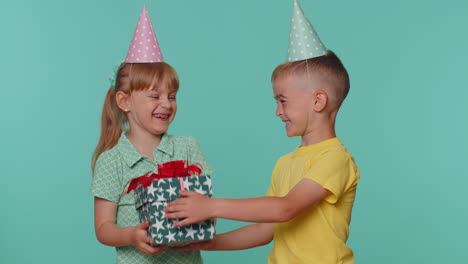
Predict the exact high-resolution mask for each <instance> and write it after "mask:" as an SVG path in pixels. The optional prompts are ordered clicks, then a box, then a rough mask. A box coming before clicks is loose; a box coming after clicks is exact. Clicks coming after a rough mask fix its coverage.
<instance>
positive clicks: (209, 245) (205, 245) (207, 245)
mask: <svg viewBox="0 0 468 264" xmlns="http://www.w3.org/2000/svg"><path fill="white" fill-rule="evenodd" d="M215 247H216V246H215V241H214V240H209V241H205V242H200V243H194V244H190V245H188V246H185V247H173V248H171V249H172V250H174V251H191V250H214V249H215Z"/></svg>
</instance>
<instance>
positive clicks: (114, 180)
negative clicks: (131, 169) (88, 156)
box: [90, 151, 122, 203]
mask: <svg viewBox="0 0 468 264" xmlns="http://www.w3.org/2000/svg"><path fill="white" fill-rule="evenodd" d="M118 164H119V160H118V157H117V156H116V155H112V154H111V153H110V152H109V151H107V152H103V153H102V154H101V155H100V156H99V158H98V159H97V161H96V166H95V168H94V174H93V182H92V184H91V191H90V193H91V195H93V196H96V197H99V198H103V199H106V200H109V201H112V202H116V203H118V202H119V197H120V194H121V192H122V190H121V180H120V178H119V175H120V174H121V169H120V168H119V165H118Z"/></svg>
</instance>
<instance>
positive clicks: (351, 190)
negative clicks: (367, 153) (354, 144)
mask: <svg viewBox="0 0 468 264" xmlns="http://www.w3.org/2000/svg"><path fill="white" fill-rule="evenodd" d="M304 178H306V179H311V180H313V181H315V182H317V183H318V184H320V185H321V186H322V187H323V188H325V189H327V190H328V191H329V195H328V196H327V197H325V199H324V200H322V201H321V202H320V203H318V204H317V205H316V206H314V207H312V208H310V209H307V211H304V212H303V213H302V214H300V215H298V216H296V217H295V218H294V219H292V220H291V221H289V222H285V223H276V224H275V225H274V247H273V249H272V250H271V252H270V255H269V257H268V263H269V264H296V263H297V264H299V263H301V264H314V263H320V264H328V263H333V264H335V263H344V264H349V263H354V257H353V252H352V250H351V249H350V248H349V247H348V246H347V245H346V240H347V239H348V234H349V223H350V221H351V210H352V207H353V203H354V197H355V195H356V185H357V183H358V181H359V170H358V168H357V166H356V164H355V163H354V159H353V157H352V156H351V154H350V153H348V151H347V150H346V148H345V147H344V145H343V144H342V143H341V141H340V140H339V139H338V138H332V139H328V140H325V141H322V142H320V143H317V144H313V145H310V146H305V147H298V148H297V149H296V150H295V151H294V152H292V153H289V154H287V155H285V156H283V157H281V158H280V159H279V160H278V162H277V163H276V166H275V168H274V170H273V176H272V180H271V185H270V189H269V191H268V196H279V197H283V196H285V195H287V194H288V192H289V191H290V190H291V189H292V188H293V187H294V186H295V185H296V184H297V183H298V182H299V181H300V180H302V179H304Z"/></svg>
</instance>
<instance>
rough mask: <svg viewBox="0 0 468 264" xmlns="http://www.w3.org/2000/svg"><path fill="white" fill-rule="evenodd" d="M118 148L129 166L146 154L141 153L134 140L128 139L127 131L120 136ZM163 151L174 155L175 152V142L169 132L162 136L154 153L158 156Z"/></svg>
mask: <svg viewBox="0 0 468 264" xmlns="http://www.w3.org/2000/svg"><path fill="white" fill-rule="evenodd" d="M117 148H118V150H119V152H120V153H121V154H122V156H123V159H124V160H125V163H126V164H127V166H128V167H132V166H133V165H135V163H137V162H138V161H140V160H141V159H142V158H143V157H144V155H142V154H140V153H139V152H138V151H137V150H136V148H135V146H133V144H132V142H130V140H129V139H128V137H127V135H126V133H122V135H121V136H120V138H119V142H118V143H117ZM158 151H161V152H164V153H166V154H168V155H169V156H173V154H174V144H173V143H172V140H171V136H170V135H168V134H167V133H164V134H163V135H162V138H161V142H160V143H159V146H158V147H157V148H156V149H155V150H154V153H153V155H154V156H156V154H157V152H158Z"/></svg>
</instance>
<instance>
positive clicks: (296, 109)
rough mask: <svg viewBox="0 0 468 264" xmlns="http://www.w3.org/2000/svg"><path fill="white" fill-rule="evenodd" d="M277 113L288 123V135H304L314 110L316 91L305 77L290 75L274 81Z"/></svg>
mask: <svg viewBox="0 0 468 264" xmlns="http://www.w3.org/2000/svg"><path fill="white" fill-rule="evenodd" d="M273 93H274V97H275V100H276V102H277V108H276V115H277V116H278V117H279V118H281V120H282V121H283V122H285V124H286V133H287V135H288V137H295V136H304V135H305V134H306V132H307V130H308V128H309V124H310V123H311V122H310V117H311V112H313V102H314V100H313V97H314V95H313V94H314V93H313V91H312V89H311V88H309V87H307V82H306V80H304V78H301V77H299V76H295V75H290V76H284V77H280V78H278V79H277V80H275V81H274V82H273Z"/></svg>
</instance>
